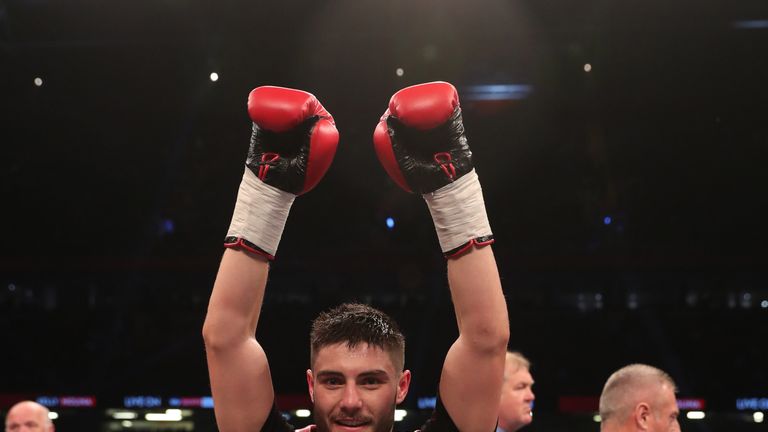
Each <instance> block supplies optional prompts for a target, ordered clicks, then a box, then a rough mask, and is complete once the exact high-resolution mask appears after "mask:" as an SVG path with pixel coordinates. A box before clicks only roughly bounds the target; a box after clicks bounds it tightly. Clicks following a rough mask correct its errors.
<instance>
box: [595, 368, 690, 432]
mask: <svg viewBox="0 0 768 432" xmlns="http://www.w3.org/2000/svg"><path fill="white" fill-rule="evenodd" d="M676 391H677V388H676V387H675V382H674V381H673V380H672V378H671V377H670V376H669V375H668V374H667V373H666V372H664V371H662V370H661V369H657V368H655V367H653V366H648V365H644V364H632V365H629V366H625V367H623V368H621V369H619V370H618V371H616V372H614V373H613V375H611V376H610V377H609V378H608V381H606V383H605V387H604V388H603V393H602V394H601V395H600V418H601V419H602V420H601V427H600V428H601V430H605V431H608V430H616V431H649V432H676V431H679V430H680V424H679V423H678V421H677V416H678V415H679V414H680V411H679V410H678V408H677V399H676V398H675V392H676Z"/></svg>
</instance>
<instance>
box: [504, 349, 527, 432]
mask: <svg viewBox="0 0 768 432" xmlns="http://www.w3.org/2000/svg"><path fill="white" fill-rule="evenodd" d="M530 368H531V363H530V362H529V361H528V359H527V358H525V357H523V355H522V354H520V353H519V352H515V351H512V352H507V359H506V362H505V365H504V384H503V385H502V387H501V400H500V401H499V427H500V428H502V429H504V430H505V431H506V432H514V431H516V430H518V429H520V428H522V427H523V426H525V425H527V424H529V423H530V422H531V421H532V420H533V412H532V411H531V410H532V406H531V404H532V403H533V400H534V399H535V398H536V397H535V396H534V394H533V389H532V387H533V377H531V372H530Z"/></svg>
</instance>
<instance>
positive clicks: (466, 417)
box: [374, 82, 509, 432]
mask: <svg viewBox="0 0 768 432" xmlns="http://www.w3.org/2000/svg"><path fill="white" fill-rule="evenodd" d="M374 143H375V146H376V153H377V155H378V157H379V159H380V161H381V162H382V165H383V166H384V168H385V170H386V171H387V173H388V174H389V175H390V176H391V177H392V179H393V180H394V181H395V183H397V184H398V185H399V186H401V187H402V188H404V189H406V190H408V191H416V192H419V193H421V194H422V196H423V198H424V200H425V201H426V202H427V206H428V207H429V210H430V213H431V214H432V219H433V222H434V223H435V229H436V231H437V234H438V239H439V241H440V246H441V249H442V250H443V253H444V254H445V256H446V257H447V258H448V264H447V266H448V283H449V285H450V289H451V297H452V300H453V304H454V309H455V311H456V320H457V323H458V327H459V337H458V339H457V340H456V341H455V342H454V344H453V345H452V346H451V348H450V350H449V352H448V354H447V355H446V358H445V362H444V364H443V369H442V374H441V378H440V398H441V400H442V402H443V405H444V406H445V409H446V411H447V412H448V414H449V415H450V417H451V419H452V420H453V422H454V423H455V425H456V426H457V427H458V429H459V430H460V431H462V432H491V431H493V429H494V427H495V425H496V419H497V414H498V405H499V398H500V395H501V386H502V380H503V373H504V360H505V354H506V347H507V342H508V339H509V322H508V318H507V308H506V302H505V299H504V295H503V293H502V290H501V282H500V279H499V273H498V270H497V268H496V261H495V259H494V256H493V251H492V250H491V246H490V244H491V243H492V242H493V234H492V233H491V228H490V225H489V223H488V218H487V216H486V211H485V203H484V201H483V195H482V189H481V187H480V182H479V180H478V177H477V174H476V173H475V170H474V167H473V165H472V153H471V151H470V150H469V146H468V144H467V139H466V135H465V133H464V125H463V122H462V118H461V109H460V107H459V99H458V94H457V93H456V89H455V88H454V87H453V86H452V85H450V84H448V83H445V82H434V83H427V84H421V85H416V86H412V87H408V88H406V89H403V90H401V91H399V92H397V93H395V95H393V96H392V99H391V100H390V104H389V108H388V110H387V112H385V114H384V116H383V117H382V120H381V122H380V123H379V126H378V127H377V129H376V132H375V133H374Z"/></svg>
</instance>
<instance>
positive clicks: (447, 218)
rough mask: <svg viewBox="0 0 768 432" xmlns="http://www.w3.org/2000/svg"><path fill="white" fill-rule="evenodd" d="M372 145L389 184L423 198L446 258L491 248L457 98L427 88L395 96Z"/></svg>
mask: <svg viewBox="0 0 768 432" xmlns="http://www.w3.org/2000/svg"><path fill="white" fill-rule="evenodd" d="M373 142H374V146H375V149H376V155H377V156H378V157H379V160H380V161H381V164H382V165H383V166H384V170H386V171H387V174H389V176H390V177H392V179H393V180H394V181H395V183H397V184H398V186H400V187H402V188H403V189H405V190H406V191H408V192H411V191H416V192H419V193H421V194H422V196H423V197H424V200H425V201H426V202H427V206H428V207H429V211H430V213H431V214H432V221H433V222H434V224H435V230H436V231H437V237H438V240H439V241H440V247H441V249H442V250H443V253H444V255H445V256H446V257H456V256H459V255H461V254H463V253H464V252H466V251H468V250H469V249H470V248H471V247H473V246H476V247H482V246H485V245H489V244H491V243H493V233H492V232H491V227H490V224H489V223H488V217H487V215H486V212H485V203H484V201H483V193H482V188H481V187H480V182H479V180H478V178H477V174H476V173H475V170H474V168H473V166H472V152H471V151H470V150H469V145H468V144H467V137H466V135H465V134H464V124H463V122H462V118H461V108H460V107H459V96H458V94H457V92H456V89H455V88H454V87H453V86H452V85H451V84H449V83H446V82H431V83H426V84H419V85H415V86H411V87H407V88H404V89H402V90H400V91H399V92H397V93H395V94H394V95H393V96H392V98H391V99H390V100H389V108H388V109H387V111H386V112H384V115H383V116H382V117H381V120H380V121H379V124H378V126H377V127H376V130H375V131H374V133H373Z"/></svg>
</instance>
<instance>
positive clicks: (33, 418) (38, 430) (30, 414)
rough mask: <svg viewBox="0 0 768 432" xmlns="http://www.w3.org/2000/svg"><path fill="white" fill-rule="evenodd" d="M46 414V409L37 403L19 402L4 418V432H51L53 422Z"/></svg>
mask: <svg viewBox="0 0 768 432" xmlns="http://www.w3.org/2000/svg"><path fill="white" fill-rule="evenodd" d="M48 414H49V412H48V408H46V407H44V406H42V405H40V404H39V403H37V402H32V401H22V402H19V403H17V404H16V405H14V406H12V407H11V409H10V410H9V411H8V415H7V416H6V417H5V432H53V431H54V427H53V422H52V421H51V419H50V418H49V417H48Z"/></svg>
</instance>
